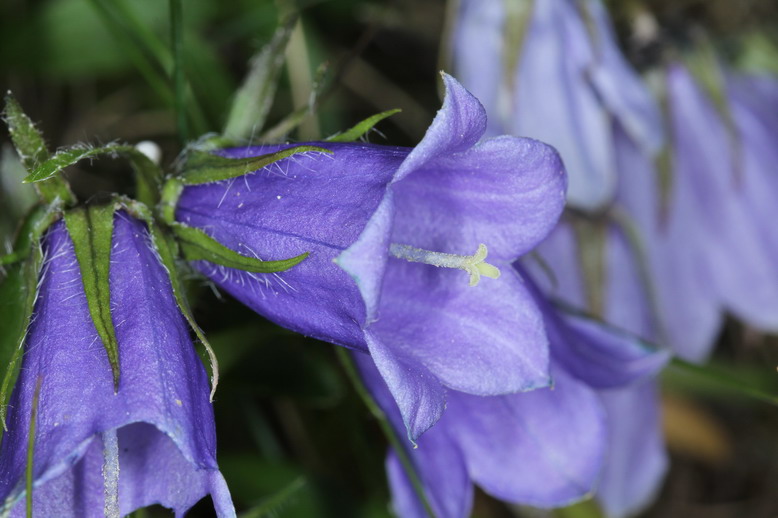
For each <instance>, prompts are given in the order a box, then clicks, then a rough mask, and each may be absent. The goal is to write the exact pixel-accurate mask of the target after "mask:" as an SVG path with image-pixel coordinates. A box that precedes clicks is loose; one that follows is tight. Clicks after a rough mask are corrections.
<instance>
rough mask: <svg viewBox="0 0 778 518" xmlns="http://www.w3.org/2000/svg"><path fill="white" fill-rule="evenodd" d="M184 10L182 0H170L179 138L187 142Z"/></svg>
mask: <svg viewBox="0 0 778 518" xmlns="http://www.w3.org/2000/svg"><path fill="white" fill-rule="evenodd" d="M183 11H184V8H183V5H182V2H181V0H170V41H171V45H172V50H173V88H174V91H175V95H174V97H175V108H176V121H177V124H178V138H179V139H181V142H182V143H184V144H185V143H186V142H187V140H189V135H188V130H187V124H186V111H185V106H186V103H185V95H186V82H185V80H184V62H183V55H182V49H183V42H182V40H183V30H182V22H183V18H184V14H183Z"/></svg>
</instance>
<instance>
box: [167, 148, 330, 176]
mask: <svg viewBox="0 0 778 518" xmlns="http://www.w3.org/2000/svg"><path fill="white" fill-rule="evenodd" d="M310 151H315V152H317V153H332V151H330V150H329V149H325V148H322V147H318V146H297V147H292V148H288V149H283V150H281V151H276V152H275V153H270V154H267V155H260V156H255V157H249V158H226V157H223V156H219V155H214V154H211V153H207V152H205V151H199V150H193V151H191V152H190V153H189V155H188V156H187V159H186V163H185V164H184V166H183V168H182V170H181V176H180V178H179V179H180V180H181V182H182V183H183V184H184V185H199V184H203V183H210V182H218V181H220V180H228V179H230V178H236V177H238V176H243V175H245V174H248V173H251V172H253V171H258V170H260V169H262V168H263V167H265V166H268V165H270V164H272V163H273V162H278V161H279V160H281V159H284V158H287V157H290V156H292V155H296V154H298V153H307V152H310Z"/></svg>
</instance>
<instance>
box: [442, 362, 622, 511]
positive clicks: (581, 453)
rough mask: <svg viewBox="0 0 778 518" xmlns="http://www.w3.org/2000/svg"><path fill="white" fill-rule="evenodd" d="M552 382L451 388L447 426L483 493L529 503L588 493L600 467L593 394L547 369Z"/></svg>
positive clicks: (598, 415)
mask: <svg viewBox="0 0 778 518" xmlns="http://www.w3.org/2000/svg"><path fill="white" fill-rule="evenodd" d="M553 375H554V379H555V381H556V384H555V385H554V387H553V388H546V389H539V390H535V391H532V392H528V393H524V394H513V395H509V396H499V397H477V396H470V395H466V394H460V393H451V394H450V397H449V408H448V411H447V412H446V419H447V420H448V426H449V430H450V433H451V435H452V436H454V437H456V440H457V443H458V444H459V446H460V448H461V449H462V452H463V453H464V456H465V462H466V464H467V468H468V472H469V473H470V476H471V477H472V479H473V480H474V481H475V482H476V483H477V484H478V485H479V486H481V487H482V488H483V489H484V490H485V491H486V492H487V493H489V494H491V495H493V496H495V497H497V498H501V499H504V500H508V501H510V502H516V503H522V504H528V505H532V506H536V507H556V506H563V505H567V504H569V503H571V502H574V501H576V500H580V499H582V498H585V497H587V496H589V495H590V494H591V493H592V491H593V490H594V488H595V485H596V483H597V479H598V477H599V474H600V471H601V469H602V463H603V458H604V454H605V448H606V442H607V439H606V435H607V431H606V423H605V414H604V411H603V408H602V405H601V403H600V400H599V397H598V396H597V394H596V393H595V392H594V391H592V390H591V389H590V388H588V387H587V386H586V385H583V384H582V383H580V382H578V381H576V380H575V379H574V378H572V377H570V376H569V375H567V374H565V372H564V370H563V369H555V370H554V371H553Z"/></svg>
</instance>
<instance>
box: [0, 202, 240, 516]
mask: <svg viewBox="0 0 778 518" xmlns="http://www.w3.org/2000/svg"><path fill="white" fill-rule="evenodd" d="M149 239H150V238H149V236H148V232H147V231H146V229H145V227H144V226H143V225H142V224H140V223H139V222H137V221H134V220H129V219H127V217H126V216H124V215H122V214H119V215H117V217H116V219H115V230H114V238H113V243H114V246H113V252H112V257H111V272H110V276H111V277H110V285H111V307H112V316H113V320H114V323H115V326H116V333H117V339H118V344H119V361H120V365H121V368H122V378H121V383H120V386H119V391H118V393H117V394H114V388H113V380H112V375H111V369H110V366H109V364H108V358H107V356H106V355H105V352H104V349H103V347H102V345H101V343H100V339H99V338H98V336H97V332H96V330H95V328H94V325H93V323H92V320H91V317H90V315H89V310H88V308H87V303H86V296H85V295H84V292H83V285H82V283H81V277H80V275H79V270H78V265H77V263H76V260H75V255H74V252H73V245H72V243H71V241H70V238H69V236H68V235H67V233H66V231H65V229H64V225H62V224H61V223H58V224H57V225H56V226H55V227H53V229H52V230H50V232H49V233H48V235H47V237H46V239H45V251H46V254H47V263H46V266H45V273H44V274H43V280H42V282H41V288H40V295H39V297H38V300H37V302H36V308H35V314H34V320H33V323H32V325H31V327H30V330H29V334H28V337H27V341H26V345H25V347H26V352H25V356H24V361H23V365H22V369H21V371H20V374H19V378H18V381H17V384H16V388H15V389H14V392H13V394H12V397H11V402H10V405H9V408H10V411H9V415H8V423H9V431H8V433H7V435H6V436H5V437H4V438H3V442H2V447H0V500H3V501H5V503H6V504H7V505H9V506H15V507H13V508H14V512H16V513H21V512H23V509H24V503H23V496H24V487H25V485H24V470H25V464H26V461H25V456H26V451H27V435H28V431H29V421H30V412H31V404H32V399H33V393H34V391H35V386H36V383H37V380H40V382H41V390H40V399H39V410H38V419H37V429H36V441H35V460H34V471H33V473H34V480H35V490H34V494H33V496H34V499H35V501H34V506H36V507H38V508H39V509H45V510H47V512H46V513H44V514H45V515H48V516H102V512H103V503H102V502H103V499H104V496H103V492H104V489H103V479H102V475H101V473H100V471H101V466H102V445H101V441H100V440H99V435H100V434H102V433H105V432H110V431H112V430H117V429H118V435H119V447H120V451H121V452H122V453H121V454H120V460H119V462H120V467H121V469H120V475H119V487H120V489H119V490H120V495H119V498H120V500H119V501H120V507H121V512H122V513H123V514H126V513H129V512H131V511H132V510H134V509H136V508H137V507H141V506H146V505H151V504H154V503H159V504H162V505H163V506H166V507H170V508H173V509H174V510H175V511H176V513H177V514H179V515H180V514H182V513H183V512H184V511H186V510H187V509H188V508H189V507H191V506H192V505H193V504H194V503H196V502H197V501H198V500H200V499H201V498H203V497H204V496H206V495H207V494H209V493H210V494H211V495H212V497H213V499H214V502H215V505H216V509H217V514H218V515H219V516H234V515H235V511H234V509H233V507H232V503H231V500H230V497H229V492H228V491H227V489H226V486H225V484H224V480H223V479H222V478H221V475H220V474H219V471H218V467H217V465H216V458H215V449H216V444H215V430H214V423H213V411H212V408H211V405H210V403H209V401H208V394H209V387H208V381H207V377H206V373H205V369H204V368H203V365H202V363H201V362H200V359H199V358H198V356H197V354H196V352H195V350H194V346H193V344H192V341H191V339H190V337H189V328H188V326H187V324H186V322H185V321H184V318H183V317H182V315H181V313H180V312H179V310H178V307H177V305H176V302H175V300H174V298H173V295H172V292H171V288H170V283H169V281H168V278H167V274H166V273H165V271H164V269H163V268H162V266H161V265H160V264H159V262H158V260H157V257H156V255H155V254H154V252H153V251H152V250H151V248H150V245H149ZM133 423H135V424H133ZM96 438H97V440H96ZM143 459H150V463H151V464H153V466H156V467H155V468H154V469H153V470H151V469H152V466H150V465H146V464H145V461H144V460H143ZM124 468H127V469H124ZM20 499H21V502H20ZM17 504H18V505H17ZM93 506H98V507H97V508H95V507H93Z"/></svg>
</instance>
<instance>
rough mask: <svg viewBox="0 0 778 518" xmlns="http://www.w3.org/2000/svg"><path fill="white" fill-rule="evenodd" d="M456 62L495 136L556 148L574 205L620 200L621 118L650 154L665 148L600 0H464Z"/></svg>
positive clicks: (649, 102)
mask: <svg viewBox="0 0 778 518" xmlns="http://www.w3.org/2000/svg"><path fill="white" fill-rule="evenodd" d="M452 49H453V56H452V59H453V63H454V68H455V70H456V72H457V74H459V75H460V76H461V77H462V80H463V84H464V85H465V86H466V87H467V88H470V89H471V90H472V91H473V93H474V94H475V95H476V96H478V97H479V98H480V99H482V100H484V103H485V105H486V108H487V113H488V114H489V116H490V118H491V119H490V120H491V123H490V132H491V133H492V134H500V133H510V134H514V135H526V136H530V137H533V138H537V139H540V140H542V141H544V142H548V143H549V144H551V145H553V146H554V147H556V148H557V149H558V150H559V153H560V155H561V156H562V160H563V161H564V163H565V167H566V169H567V172H568V175H569V178H570V188H569V191H568V199H569V201H570V204H571V205H573V206H575V207H578V208H581V209H585V210H596V209H600V208H602V207H603V206H605V205H607V204H608V203H609V202H611V201H612V200H613V197H614V195H615V192H616V184H617V178H618V175H617V168H616V159H615V151H614V148H613V136H612V128H613V121H614V120H617V121H619V123H620V124H621V125H622V126H623V127H624V128H625V129H626V131H627V132H629V134H630V135H631V136H632V137H633V138H635V139H636V140H637V141H639V142H641V143H645V145H646V146H647V149H648V150H653V151H655V150H657V149H658V148H659V147H660V146H661V143H662V140H663V136H662V126H661V120H660V117H659V113H658V111H657V110H655V109H653V108H654V107H653V103H652V99H651V95H650V93H649V91H648V89H647V88H646V87H645V85H643V84H642V82H641V80H640V76H638V74H637V73H636V72H635V71H634V70H633V69H632V67H631V66H630V65H629V63H627V61H626V59H625V58H624V57H623V55H622V54H621V52H620V50H619V48H618V43H617V41H616V37H615V35H614V32H613V28H612V27H611V22H610V19H609V18H608V14H607V11H606V9H605V7H604V6H603V5H602V3H601V1H600V0H583V1H580V0H543V1H540V0H532V1H526V2H503V1H502V0H463V1H462V2H460V3H459V11H458V13H457V22H456V27H455V30H454V31H453V41H452Z"/></svg>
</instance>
